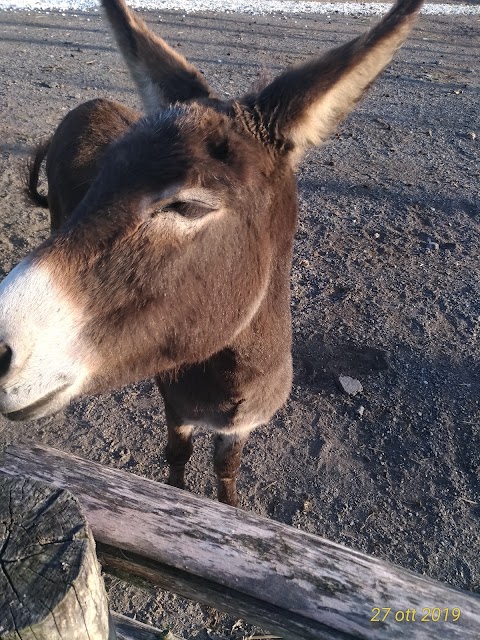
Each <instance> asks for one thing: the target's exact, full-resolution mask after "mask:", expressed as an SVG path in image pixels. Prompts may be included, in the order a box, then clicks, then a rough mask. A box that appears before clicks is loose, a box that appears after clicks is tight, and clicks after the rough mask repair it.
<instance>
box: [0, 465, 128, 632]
mask: <svg viewBox="0 0 480 640" xmlns="http://www.w3.org/2000/svg"><path fill="white" fill-rule="evenodd" d="M115 637H116V635H115V631H114V629H113V627H112V626H111V625H110V623H109V613H108V605H107V596H106V593H105V587H104V584H103V580H102V577H101V575H100V567H99V564H98V561H97V557H96V554H95V543H94V541H93V537H92V533H91V531H90V527H89V526H88V524H87V521H86V520H85V517H84V516H83V514H82V512H81V511H80V506H79V504H78V502H77V500H76V499H75V498H74V497H73V496H72V495H71V494H70V493H69V492H68V491H65V490H64V489H57V488H55V487H52V486H50V485H46V484H44V483H40V482H38V481H34V480H30V479H24V478H13V477H6V476H0V639H1V640H113V639H114V638H115Z"/></svg>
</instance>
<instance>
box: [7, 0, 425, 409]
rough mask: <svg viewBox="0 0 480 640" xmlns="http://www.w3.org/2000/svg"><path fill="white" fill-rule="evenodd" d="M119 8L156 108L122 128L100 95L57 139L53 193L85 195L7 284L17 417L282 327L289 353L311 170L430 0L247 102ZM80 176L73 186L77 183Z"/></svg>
mask: <svg viewBox="0 0 480 640" xmlns="http://www.w3.org/2000/svg"><path fill="white" fill-rule="evenodd" d="M103 5H104V9H105V11H106V14H107V17H108V19H109V21H110V24H111V26H112V28H113V31H114V34H115V37H116V39H117V42H118V44H119V46H120V49H121V51H122V53H123V55H124V57H125V60H126V62H127V64H128V66H129V68H130V71H131V74H132V76H133V78H134V80H135V82H136V83H137V86H138V90H139V93H140V95H141V97H142V100H143V103H144V106H145V110H146V112H147V115H146V116H145V117H144V118H142V119H140V120H138V121H136V122H135V120H136V118H135V117H132V118H130V119H128V118H126V119H125V122H124V126H123V130H122V131H120V133H119V129H118V128H115V127H113V125H112V126H111V127H110V128H109V126H108V120H109V117H108V115H109V114H110V116H111V120H112V122H113V120H115V118H117V119H118V115H119V113H120V111H121V107H120V106H119V105H116V104H115V103H110V102H105V101H103V103H102V104H100V103H98V102H97V103H88V104H87V105H83V107H82V108H83V109H84V111H85V110H87V111H88V113H89V114H90V117H91V121H90V123H89V126H86V125H85V124H84V121H83V120H81V119H80V120H79V119H78V118H79V116H78V113H79V112H78V111H77V110H75V111H74V112H72V113H71V114H69V116H67V118H66V119H65V121H64V123H62V124H61V125H60V128H62V127H63V129H62V135H60V134H56V136H57V137H55V136H54V138H53V140H52V143H51V146H50V151H49V154H48V157H47V173H48V175H49V201H50V202H51V203H52V202H53V201H55V202H62V201H63V202H69V204H68V205H64V206H63V209H62V208H61V211H60V217H62V218H63V219H64V220H65V221H64V223H63V224H62V226H61V227H60V228H59V229H58V230H56V231H55V233H54V234H53V235H52V236H51V237H50V238H49V239H48V240H47V241H46V242H45V243H44V244H42V245H41V246H40V247H39V248H38V249H37V250H36V251H34V252H33V253H32V254H31V255H29V256H28V257H27V258H25V260H23V262H21V263H20V264H19V265H18V266H17V267H16V268H15V269H14V270H13V271H12V272H11V273H10V274H9V276H8V277H7V278H6V279H5V280H4V281H3V283H2V284H1V286H0V411H1V412H2V413H4V414H5V415H6V416H7V417H10V418H12V419H27V418H34V417H40V416H43V415H47V414H49V413H51V412H52V411H55V410H57V409H58V408H60V407H62V406H64V405H65V404H66V403H67V402H68V401H69V400H70V399H71V398H73V397H75V396H78V395H80V394H83V393H88V392H94V391H97V390H100V389H105V388H111V387H113V386H116V385H119V384H125V383H128V382H132V381H135V380H140V379H143V378H145V377H148V376H150V375H153V374H155V373H158V372H162V371H165V370H168V369H173V368H176V367H179V366H181V365H183V364H189V363H196V362H201V361H203V360H205V359H207V358H209V357H210V356H211V355H213V354H215V353H217V352H218V351H219V350H221V349H222V348H224V347H227V346H230V345H233V344H236V343H238V342H241V341H242V336H244V335H245V333H246V332H247V333H248V332H253V333H256V334H258V333H259V332H260V333H261V332H262V331H266V327H267V325H268V327H269V330H268V334H269V340H270V341H271V343H272V353H275V354H277V355H278V359H281V358H282V357H285V354H286V353H287V354H288V353H289V349H290V338H289V336H290V324H289V309H288V305H289V293H288V292H289V282H288V274H289V271H290V264H291V247H292V242H293V235H294V232H295V225H296V209H297V205H296V186H295V178H294V171H295V166H296V165H297V163H298V161H299V159H300V158H301V156H302V154H303V153H304V151H305V150H306V149H307V148H308V147H311V146H313V145H319V144H321V143H323V142H324V141H326V140H327V138H328V136H329V135H330V134H331V133H332V131H333V130H334V129H335V127H336V125H337V124H338V122H339V121H340V120H341V119H343V118H344V117H345V116H346V115H347V114H348V113H349V111H350V110H351V109H352V108H353V107H354V105H355V103H356V102H357V101H358V100H359V99H360V98H361V96H362V95H363V93H364V92H365V90H366V89H367V88H368V86H369V85H370V83H371V82H372V81H373V80H374V79H375V77H376V76H377V75H378V74H379V73H380V72H381V70H382V69H383V68H384V67H385V65H386V64H387V63H388V62H389V61H390V59H391V58H392V56H393V54H394V52H395V51H396V49H397V48H398V47H399V46H400V44H401V43H402V42H403V40H404V39H405V37H406V35H407V33H408V31H409V30H410V28H411V26H412V23H413V20H414V18H415V15H416V13H417V11H418V9H419V7H420V5H421V0H403V1H399V2H397V4H396V5H395V6H394V7H393V9H392V10H391V11H390V13H389V14H388V15H387V16H386V17H385V18H384V19H383V20H382V21H381V22H380V23H379V24H378V25H377V26H375V27H374V28H373V29H372V30H371V31H369V32H368V33H366V34H365V35H363V36H361V37H358V38H356V39H355V40H352V41H351V42H349V43H348V44H346V45H343V46H340V47H338V48H337V49H334V50H332V51H330V52H328V53H326V54H325V55H323V56H322V57H320V58H318V59H315V60H311V61H309V62H307V63H306V64H303V65H302V66H299V67H296V68H292V69H289V70H287V71H286V72H285V73H283V74H282V75H280V76H279V77H277V78H276V79H275V80H273V82H271V83H270V84H268V85H267V86H266V87H265V88H264V89H262V90H260V91H258V92H256V93H252V94H249V95H246V96H243V97H240V98H238V99H237V100H232V101H223V100H221V99H219V98H218V97H217V96H215V95H214V94H213V92H212V91H211V90H210V88H209V87H208V85H207V83H206V81H205V80H204V78H203V76H202V75H201V74H200V73H199V72H198V71H197V70H196V69H195V68H194V67H192V66H191V65H190V64H189V63H188V62H187V61H186V60H185V59H184V58H182V57H181V56H179V55H178V54H177V53H176V52H175V51H174V50H173V49H171V48H170V47H169V46H168V45H166V44H165V42H163V41H162V40H161V39H160V38H157V37H156V36H155V35H153V34H152V33H151V32H150V31H149V30H148V28H147V27H146V26H145V24H144V23H143V22H142V21H141V20H140V19H139V18H138V17H136V16H135V15H134V14H133V13H132V12H130V11H129V9H128V8H127V7H126V6H125V4H124V2H123V0H103ZM100 108H101V109H103V110H104V111H106V112H107V117H106V118H104V121H103V124H102V125H101V126H100V125H99V124H98V123H97V125H96V128H95V126H93V127H92V126H91V125H92V122H94V118H93V115H92V114H94V113H95V112H96V111H98V110H99V109H100ZM104 116H105V114H104ZM75 118H77V120H75ZM80 121H81V123H82V124H78V122H80ZM76 122H77V125H76V124H75V123H76ZM65 123H66V124H65ZM67 125H68V127H70V134H69V136H67V139H66V140H65V131H66V129H65V127H67ZM68 127H67V129H68ZM120 129H122V127H120ZM100 139H101V141H99V140H100ZM66 148H67V149H69V151H68V152H67V151H65V149H66ZM68 154H70V155H68ZM60 170H63V171H66V172H68V174H69V175H68V176H67V177H68V180H67V179H62V180H60V179H56V178H55V176H56V175H58V171H60ZM77 173H78V174H80V173H81V174H82V180H81V181H80V180H79V181H78V182H79V185H80V182H82V184H84V185H85V186H84V187H83V188H79V189H78V190H77V191H74V193H78V197H76V198H75V197H72V193H73V192H70V191H69V192H68V193H62V189H64V191H65V190H66V189H67V187H66V186H65V185H68V184H71V183H72V181H73V182H74V181H75V176H76V175H77ZM85 175H87V180H85V179H84V178H85ZM69 181H70V182H69ZM51 206H52V204H51ZM275 357H277V356H275Z"/></svg>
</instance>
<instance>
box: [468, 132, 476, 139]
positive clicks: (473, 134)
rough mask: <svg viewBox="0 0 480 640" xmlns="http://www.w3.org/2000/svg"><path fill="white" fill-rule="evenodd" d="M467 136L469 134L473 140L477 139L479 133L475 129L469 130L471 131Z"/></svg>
mask: <svg viewBox="0 0 480 640" xmlns="http://www.w3.org/2000/svg"><path fill="white" fill-rule="evenodd" d="M467 136H468V137H469V138H471V139H472V140H475V138H476V137H477V134H476V133H475V131H469V132H468V133H467Z"/></svg>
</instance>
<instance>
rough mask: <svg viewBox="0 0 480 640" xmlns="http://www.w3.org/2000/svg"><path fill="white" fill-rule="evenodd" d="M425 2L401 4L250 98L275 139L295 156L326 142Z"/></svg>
mask: <svg viewBox="0 0 480 640" xmlns="http://www.w3.org/2000/svg"><path fill="white" fill-rule="evenodd" d="M422 1H423V0H397V3H396V4H395V5H394V7H393V8H392V9H391V11H390V12H389V13H388V14H387V15H386V16H385V17H384V18H383V20H382V21H381V22H380V23H378V24H377V25H376V26H375V27H374V28H373V29H372V30H371V31H369V32H367V33H366V34H364V35H363V36H360V37H358V38H356V39H355V40H352V41H351V42H349V43H347V44H345V45H343V46H340V47H338V48H336V49H332V50H331V51H328V52H327V53H326V54H325V55H323V56H322V57H321V58H318V59H315V60H311V61H309V62H307V63H306V64H303V65H301V66H298V67H294V68H292V69H289V70H287V71H286V72H285V73H283V74H282V75H280V76H278V77H277V78H276V79H275V80H274V81H273V82H271V83H270V84H269V85H268V86H267V87H265V89H264V90H263V91H261V92H260V93H259V94H257V95H256V96H251V97H250V98H247V103H249V107H250V109H253V110H254V112H255V113H256V114H257V115H256V118H260V120H261V123H259V124H261V129H262V131H263V132H264V134H263V137H265V134H266V135H267V136H268V139H269V140H270V141H276V142H277V143H279V142H281V143H282V146H283V147H284V148H285V146H286V147H287V148H289V147H291V148H293V150H294V152H295V157H297V155H299V154H301V153H302V152H304V151H305V150H306V149H307V148H308V147H311V146H315V145H318V144H321V143H323V142H325V141H326V140H327V138H328V137H329V136H330V135H331V133H332V132H333V131H334V129H335V127H336V126H337V124H338V123H339V122H340V121H341V120H342V119H343V118H345V117H346V116H347V115H348V113H349V112H350V111H351V110H352V109H353V107H354V106H355V104H356V103H357V102H358V100H360V98H361V97H362V95H363V93H364V92H365V91H366V89H368V87H369V86H370V84H371V83H372V82H373V80H375V78H376V77H377V75H378V74H379V73H380V72H381V71H382V70H383V69H384V67H385V66H386V65H387V64H388V63H389V62H390V60H391V59H392V56H393V55H394V53H395V51H396V50H397V49H398V47H399V46H400V45H401V44H402V42H403V41H404V40H405V38H406V37H407V35H408V33H409V31H410V29H411V28H412V25H413V23H414V20H415V17H416V14H417V13H418V11H419V9H420V6H421V5H422Z"/></svg>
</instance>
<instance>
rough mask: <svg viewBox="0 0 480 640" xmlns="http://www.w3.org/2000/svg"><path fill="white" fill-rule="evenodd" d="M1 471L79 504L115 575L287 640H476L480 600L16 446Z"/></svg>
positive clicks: (171, 492)
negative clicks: (62, 492) (50, 486)
mask: <svg viewBox="0 0 480 640" xmlns="http://www.w3.org/2000/svg"><path fill="white" fill-rule="evenodd" d="M0 470H3V471H4V472H6V473H9V474H13V475H17V474H20V475H24V474H27V473H28V474H30V475H32V476H33V477H35V478H38V479H44V480H48V481H51V482H53V483H54V484H56V485H57V486H61V487H68V488H69V489H70V490H71V491H72V492H73V493H74V494H75V495H76V496H78V499H79V501H80V503H81V504H82V507H83V508H84V510H85V512H86V513H87V515H88V518H89V521H90V523H91V526H92V529H93V532H94V535H95V538H96V540H97V549H98V552H99V555H100V557H101V559H103V560H104V561H105V562H106V569H107V570H108V571H112V572H114V573H116V574H117V575H121V576H122V577H125V578H129V579H135V580H139V579H140V580H146V581H150V582H152V583H153V584H158V585H160V586H162V587H164V588H167V589H170V590H172V591H176V592H177V593H179V594H181V595H184V596H186V597H189V598H192V599H195V600H197V601H200V602H203V603H205V604H209V605H212V606H214V607H216V608H217V609H220V610H223V611H226V612H227V613H231V614H233V615H236V616H240V617H243V618H244V619H246V620H249V621H251V622H253V623H255V624H258V625H260V626H261V627H263V628H266V629H270V630H271V631H272V632H276V633H277V634H278V635H280V636H282V637H283V638H284V639H285V640H338V639H344V640H347V639H348V640H352V639H353V638H363V639H365V640H387V639H388V640H394V639H397V638H405V637H412V638H415V639H416V640H424V639H432V640H433V639H435V640H437V637H438V635H439V634H441V635H442V636H443V637H445V638H449V640H473V639H477V640H478V630H479V629H480V599H479V598H478V597H476V596H474V595H473V594H469V593H465V592H461V591H458V590H455V589H452V588H449V587H447V586H446V585H444V584H441V583H438V582H435V581H433V580H430V579H428V578H425V577H423V576H420V575H416V574H414V573H412V572H410V571H407V570H405V569H402V568H400V567H396V566H394V565H391V564H388V563H386V562H383V561H381V560H379V559H377V558H373V557H369V556H367V555H365V554H362V553H359V552H356V551H353V550H351V549H347V548H345V547H343V546H341V545H339V544H335V543H333V542H330V541H328V540H325V539H322V538H318V537H316V536H313V535H310V534H307V533H304V532H302V531H299V530H297V529H293V528H291V527H288V526H285V525H282V524H280V523H277V522H273V521H271V520H267V519H265V518H261V517H258V516H256V515H254V514H251V513H247V512H244V511H241V510H237V509H233V508H231V507H228V506H226V505H222V504H219V503H217V502H213V501H210V500H205V499H203V498H200V497H198V496H195V495H192V494H190V493H188V492H183V491H180V490H178V489H174V488H172V487H169V486H167V485H163V484H158V483H155V482H152V481H150V480H146V479H144V478H139V477H137V476H134V475H133V474H130V473H125V472H121V471H116V470H114V469H108V468H105V467H102V466H101V465H97V464H93V463H91V462H88V461H86V460H82V459H80V458H77V457H74V456H71V455H68V454H65V453H61V452H59V451H56V450H54V449H49V448H47V447H41V446H31V447H24V446H11V447H8V448H7V451H6V453H5V455H4V458H3V462H2V463H1V464H0ZM376 608H378V609H379V612H378V615H377V616H375V613H376V611H375V609H376ZM454 608H455V609H456V610H457V611H456V612H455V613H458V611H460V618H459V619H458V620H456V621H454V617H457V616H454V614H453V611H452V610H453V609H454ZM428 609H429V610H430V612H432V611H433V610H434V609H435V618H436V617H437V610H438V611H439V612H440V619H439V620H436V621H435V620H434V619H432V616H431V614H430V618H427V619H428V620H429V621H428V622H422V621H421V619H422V617H425V615H427V616H428ZM407 612H408V613H407ZM402 616H403V617H402ZM374 617H375V618H377V619H378V622H374V621H372V618H374ZM445 618H446V619H445Z"/></svg>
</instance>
